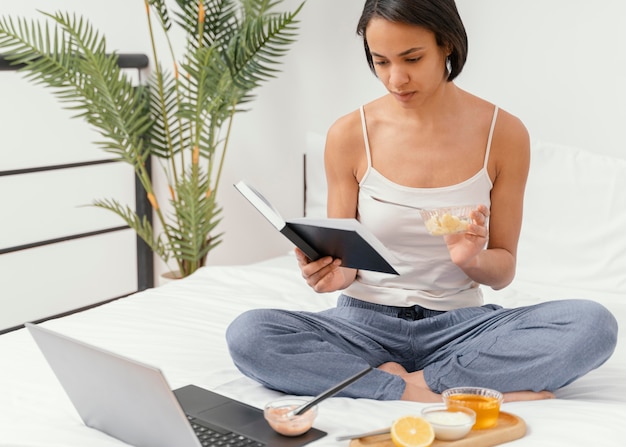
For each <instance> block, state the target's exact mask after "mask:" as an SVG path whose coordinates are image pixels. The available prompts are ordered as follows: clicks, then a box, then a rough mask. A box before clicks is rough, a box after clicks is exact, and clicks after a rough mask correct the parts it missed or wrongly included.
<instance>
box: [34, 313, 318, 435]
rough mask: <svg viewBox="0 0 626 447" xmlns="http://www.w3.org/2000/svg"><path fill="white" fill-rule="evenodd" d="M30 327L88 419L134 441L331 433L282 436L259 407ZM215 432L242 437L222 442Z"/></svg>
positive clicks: (60, 335)
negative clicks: (171, 381)
mask: <svg viewBox="0 0 626 447" xmlns="http://www.w3.org/2000/svg"><path fill="white" fill-rule="evenodd" d="M26 327H27V328H28V330H29V331H30V333H31V335H32V336H33V338H34V339H35V342H36V343H37V345H38V346H39V349H40V350H41V352H42V353H43V355H44V357H45V358H46V360H47V361H48V363H49V365H50V367H51V368H52V370H53V371H54V373H55V374H56V376H57V378H58V380H59V382H60V383H61V385H62V386H63V388H64V389H65V392H66V393H67V395H68V397H69V398H70V400H71V401H72V403H73V404H74V406H75V407H76V410H77V411H78V413H79V415H80V417H81V418H82V420H83V422H84V423H85V425H87V426H89V427H92V428H95V429H97V430H100V431H102V432H104V433H107V434H108V435H110V436H113V437H115V438H117V439H119V440H121V441H124V442H126V443H128V444H131V445H134V446H137V447H202V446H212V445H227V446H228V445H237V446H238V445H246V446H248V445H249V446H268V447H299V446H302V445H305V444H308V443H309V442H312V441H314V440H316V439H319V438H321V437H323V436H325V435H326V433H324V432H322V431H320V430H317V429H315V428H313V429H311V430H310V431H309V432H307V433H306V434H304V435H302V436H299V437H294V438H290V437H286V436H281V435H279V434H277V433H276V432H274V431H273V430H272V429H271V428H270V427H269V425H268V424H267V422H266V421H265V419H264V418H263V411H262V410H260V409H258V408H255V407H252V406H249V405H246V404H244V403H242V402H238V401H236V400H233V399H231V398H228V397H226V396H222V395H220V394H217V393H214V392H212V391H208V390H205V389H203V388H200V387H197V386H194V385H188V386H185V387H183V388H179V389H177V390H175V391H172V390H171V388H170V387H169V385H168V384H167V381H166V380H165V377H164V376H163V374H162V372H161V371H160V370H159V369H158V368H155V367H153V366H150V365H146V364H143V363H140V362H137V361H135V360H132V359H129V358H126V357H123V356H120V355H118V354H115V353H113V352H109V351H106V350H104V349H100V348H97V347H95V346H91V345H89V344H87V343H84V342H81V341H79V340H75V339H73V338H70V337H68V336H66V335H62V334H59V333H57V332H54V331H51V330H50V329H47V328H44V327H41V326H38V325H34V324H30V323H26ZM214 433H215V434H214ZM215 437H219V438H222V439H224V438H225V439H228V438H231V439H237V440H238V441H239V442H240V444H235V443H234V442H233V443H232V444H218V443H217V441H215V442H214V441H212V440H211V439H213V438H215ZM246 442H248V443H247V444H244V443H246Z"/></svg>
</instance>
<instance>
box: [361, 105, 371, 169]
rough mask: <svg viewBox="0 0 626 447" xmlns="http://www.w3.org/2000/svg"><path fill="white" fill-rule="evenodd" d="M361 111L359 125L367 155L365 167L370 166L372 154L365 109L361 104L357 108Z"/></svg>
mask: <svg viewBox="0 0 626 447" xmlns="http://www.w3.org/2000/svg"><path fill="white" fill-rule="evenodd" d="M359 110H360V112H361V127H362V128H363V140H364V141H365V154H366V155H367V167H368V168H369V167H371V166H372V156H371V154H370V142H369V139H368V138H367V125H366V124H365V110H364V109H363V106H361V108H360V109H359Z"/></svg>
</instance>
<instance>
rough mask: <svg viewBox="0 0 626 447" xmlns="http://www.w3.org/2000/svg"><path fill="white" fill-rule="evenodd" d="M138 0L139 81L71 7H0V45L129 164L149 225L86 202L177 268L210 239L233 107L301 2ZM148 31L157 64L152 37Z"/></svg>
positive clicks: (291, 37)
mask: <svg viewBox="0 0 626 447" xmlns="http://www.w3.org/2000/svg"><path fill="white" fill-rule="evenodd" d="M136 1H140V0H136ZM144 2H145V6H146V17H147V23H148V30H149V37H150V43H151V51H152V54H150V55H149V56H150V57H151V59H152V64H151V65H152V69H151V72H150V76H149V81H148V82H147V84H145V85H141V86H136V85H133V81H132V80H131V79H130V78H129V77H128V76H127V75H126V74H125V73H124V72H123V70H121V69H120V68H119V66H118V64H117V60H118V56H117V54H116V53H115V52H110V51H109V50H108V49H107V46H106V39H105V37H104V36H103V35H101V34H100V33H99V32H98V31H97V30H95V29H94V28H93V27H92V25H91V24H90V23H89V21H88V20H86V19H85V18H83V17H79V16H76V15H75V14H69V13H62V12H57V13H54V14H49V13H43V15H44V17H43V19H42V21H40V22H38V21H30V20H26V19H23V18H16V19H14V18H11V17H2V18H1V19H0V53H3V55H4V57H5V59H7V60H9V61H11V63H14V64H19V65H21V66H22V68H21V70H23V71H25V72H26V77H27V79H29V80H30V81H32V82H35V83H40V84H44V85H46V86H48V87H51V88H52V89H53V92H54V93H55V95H56V96H57V97H58V99H59V100H60V101H62V102H63V103H66V104H67V106H68V107H69V108H71V109H74V110H76V111H77V115H76V116H77V117H80V118H83V119H85V120H86V121H87V122H88V123H89V124H90V125H91V126H93V127H94V128H95V129H96V130H97V131H98V133H99V134H100V135H101V137H102V140H101V141H98V142H97V144H98V145H99V146H100V147H101V148H102V149H103V150H104V151H107V152H109V153H111V154H113V155H114V156H115V157H119V159H121V160H122V161H124V162H126V163H129V164H130V165H132V166H133V168H134V170H135V173H136V175H137V177H138V178H139V180H140V181H141V184H142V185H143V187H144V189H145V191H146V194H147V198H148V200H149V202H150V204H151V205H152V209H153V215H154V218H155V219H156V221H157V222H158V223H159V226H160V229H159V230H158V231H157V230H156V225H155V226H154V227H153V225H152V224H151V222H150V220H149V219H147V218H146V217H141V216H139V215H138V214H137V213H136V212H135V211H134V210H133V209H132V208H131V207H129V206H128V205H125V204H122V203H119V202H118V201H116V200H113V199H99V200H96V201H94V203H93V205H95V206H97V207H101V208H105V209H107V210H110V211H112V212H114V213H116V214H118V215H119V216H120V217H121V218H122V219H123V220H124V221H125V222H126V223H127V224H128V225H129V226H130V227H131V228H133V229H134V230H135V231H136V232H137V234H138V236H140V237H141V238H142V239H143V240H144V241H145V242H146V243H147V244H148V246H149V247H150V248H151V250H152V251H153V252H154V253H155V254H156V255H157V256H158V257H159V258H161V259H162V260H163V261H164V262H165V263H166V264H169V265H171V263H172V262H175V268H174V269H177V270H178V271H179V272H180V273H179V275H180V276H182V277H184V276H188V275H190V274H191V273H193V272H194V271H195V270H197V269H198V268H199V267H200V266H202V265H204V264H205V262H206V257H207V255H208V253H209V252H210V250H212V249H213V248H214V247H215V246H216V245H217V244H219V243H220V241H221V238H222V236H223V233H218V232H217V226H218V224H219V222H220V213H221V208H220V206H219V205H218V203H217V201H216V193H217V189H218V186H219V183H220V176H221V172H222V167H223V163H224V158H225V155H226V149H227V147H228V143H229V137H230V133H231V129H232V123H233V118H234V116H235V115H236V114H237V113H239V112H242V111H245V110H247V109H246V104H247V103H249V102H251V101H252V100H253V99H254V96H253V91H254V90H255V89H256V88H257V87H258V86H259V85H260V84H261V83H263V82H264V81H266V80H268V79H270V78H272V77H274V76H276V74H277V73H278V64H279V63H280V59H281V58H282V57H283V56H284V55H285V54H286V52H287V51H288V49H289V47H290V45H291V44H292V43H293V42H294V41H295V39H296V33H297V27H298V21H297V15H298V13H299V12H300V10H301V9H302V7H303V5H304V2H303V3H301V4H300V5H299V6H298V7H297V8H296V9H295V10H293V11H288V12H276V6H277V5H279V4H280V3H281V2H282V0H176V7H177V9H176V10H175V11H171V10H170V8H169V7H168V5H167V3H169V2H166V0H144ZM172 13H173V14H172ZM50 25H52V26H50ZM174 27H176V28H178V29H180V30H182V31H183V32H184V34H185V37H186V40H185V48H184V51H183V54H182V57H178V56H177V54H176V51H175V50H174V47H173V44H172V41H171V38H170V33H171V32H172V30H173V29H174ZM158 30H160V31H161V32H162V33H163V35H164V36H165V41H166V42H167V45H166V46H164V48H166V49H165V53H166V58H167V60H168V61H169V62H168V63H163V62H162V59H161V54H160V52H162V49H161V48H159V47H158V45H157V44H156V41H157V36H156V33H157V31H158ZM150 159H154V160H157V161H158V162H159V163H158V166H159V167H160V168H161V169H162V170H163V172H164V174H165V175H164V177H165V178H166V179H167V182H168V187H169V192H170V194H169V197H168V198H167V199H161V198H160V197H157V194H156V192H155V185H154V183H153V180H152V178H151V175H150V169H149V166H148V165H147V163H148V160H150ZM155 165H156V164H155ZM162 202H164V205H165V206H163V204H162ZM168 202H169V203H168Z"/></svg>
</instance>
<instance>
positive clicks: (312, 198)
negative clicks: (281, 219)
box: [304, 132, 328, 217]
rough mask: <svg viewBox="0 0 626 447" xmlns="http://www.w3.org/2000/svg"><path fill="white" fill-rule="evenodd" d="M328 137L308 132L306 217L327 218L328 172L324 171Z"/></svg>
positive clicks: (305, 184) (305, 182)
mask: <svg viewBox="0 0 626 447" xmlns="http://www.w3.org/2000/svg"><path fill="white" fill-rule="evenodd" d="M325 145H326V137H325V136H324V135H322V134H320V133H316V132H307V134H306V151H305V155H306V159H305V170H304V173H305V179H304V187H305V190H304V215H305V216H307V217H326V200H327V194H328V192H327V191H328V187H327V186H326V171H325V170H324V146H325Z"/></svg>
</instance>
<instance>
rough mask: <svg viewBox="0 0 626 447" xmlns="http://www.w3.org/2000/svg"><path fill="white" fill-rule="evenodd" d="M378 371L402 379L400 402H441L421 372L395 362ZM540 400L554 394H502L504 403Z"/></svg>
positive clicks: (551, 396)
mask: <svg viewBox="0 0 626 447" xmlns="http://www.w3.org/2000/svg"><path fill="white" fill-rule="evenodd" d="M378 369H380V370H381V371H385V372H388V373H389V374H393V375H396V376H400V377H402V379H403V380H404V382H405V383H406V388H405V389H404V393H403V394H402V398H401V399H402V400H410V401H414V402H441V400H442V398H441V395H440V394H437V393H435V392H434V391H431V389H430V388H429V387H428V385H427V384H426V380H424V372H423V371H415V372H412V373H410V372H407V370H406V369H405V368H404V367H403V366H402V365H400V364H399V363H395V362H387V363H383V364H382V365H380V366H379V367H378ZM542 399H554V394H553V393H551V392H550V391H539V392H535V391H513V392H511V393H504V402H516V401H522V400H542Z"/></svg>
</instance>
